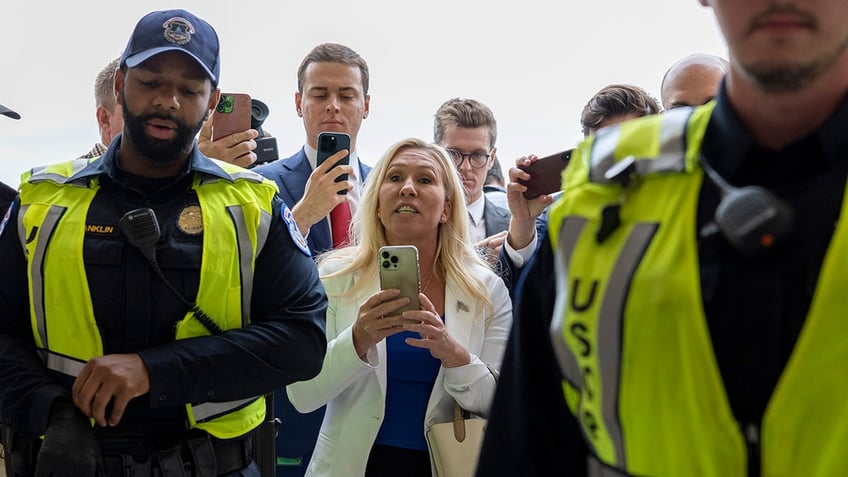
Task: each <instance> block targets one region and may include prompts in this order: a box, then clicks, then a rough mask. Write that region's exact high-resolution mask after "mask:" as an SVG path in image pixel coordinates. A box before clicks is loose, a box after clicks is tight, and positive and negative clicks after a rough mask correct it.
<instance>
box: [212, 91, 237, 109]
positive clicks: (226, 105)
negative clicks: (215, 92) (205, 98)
mask: <svg viewBox="0 0 848 477" xmlns="http://www.w3.org/2000/svg"><path fill="white" fill-rule="evenodd" d="M234 101H235V100H234V99H233V97H232V96H230V95H221V100H220V101H218V106H217V107H216V108H215V110H216V111H218V112H219V113H231V112H233V102H234Z"/></svg>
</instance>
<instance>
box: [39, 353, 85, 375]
mask: <svg viewBox="0 0 848 477" xmlns="http://www.w3.org/2000/svg"><path fill="white" fill-rule="evenodd" d="M38 355H39V356H41V361H43V362H44V365H45V366H46V367H47V369H52V370H53V371H57V372H59V373H62V374H65V375H67V376H73V377H77V376H79V374H80V373H81V372H82V368H83V367H85V361H80V360H78V359H74V358H69V357H67V356H62V355H60V354H56V353H54V352H52V351H50V350H46V349H40V350H38Z"/></svg>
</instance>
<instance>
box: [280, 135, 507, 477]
mask: <svg viewBox="0 0 848 477" xmlns="http://www.w3.org/2000/svg"><path fill="white" fill-rule="evenodd" d="M467 216H468V213H467V211H466V208H465V200H464V197H463V190H462V185H461V183H460V181H459V178H458V174H457V171H456V168H455V167H454V165H453V162H452V161H451V159H450V156H449V155H448V154H447V152H446V151H445V150H444V149H442V148H441V147H439V146H437V145H433V144H430V143H427V142H425V141H422V140H419V139H407V140H403V141H401V142H399V143H397V144H395V145H394V146H392V147H391V148H390V149H389V150H388V152H387V153H386V154H385V155H384V156H383V158H381V160H380V161H379V162H378V163H377V165H376V166H375V167H374V169H373V170H372V172H371V174H370V175H369V177H368V181H367V183H366V185H365V191H364V193H363V194H362V198H361V201H360V204H359V207H358V208H357V211H356V215H355V216H354V217H353V222H352V223H353V224H354V225H353V229H352V232H353V245H351V246H349V247H345V248H340V249H337V250H334V251H331V252H327V253H326V254H325V255H323V256H321V257H319V269H320V274H321V279H322V282H323V283H324V287H325V289H326V291H327V296H328V297H329V306H328V309H327V340H328V348H327V355H326V357H325V359H324V365H323V368H322V369H321V372H320V373H319V374H318V376H316V377H315V378H313V379H311V380H309V381H302V382H297V383H293V384H291V385H289V386H288V387H287V388H286V391H287V393H288V397H289V399H290V401H291V402H292V404H293V405H294V406H295V407H296V408H297V409H298V410H299V411H301V412H309V411H312V410H315V409H318V408H319V407H321V406H323V405H325V404H326V405H327V411H326V414H325V416H324V422H323V424H322V426H321V432H320V434H319V436H318V442H317V444H316V447H315V451H314V452H313V454H312V459H311V461H310V462H309V465H308V468H307V471H306V475H308V476H322V477H326V476H340V477H342V476H343V477H350V476H364V475H366V469H368V471H367V475H368V476H369V477H370V476H378V475H392V474H394V473H395V472H402V473H401V474H395V475H402V476H403V477H412V476H414V475H430V473H431V472H432V469H431V467H430V463H429V458H428V456H427V453H426V444H424V447H423V449H422V448H421V445H422V443H423V442H424V434H425V432H426V430H427V428H429V426H431V425H433V424H434V423H438V422H447V421H450V420H451V419H452V416H453V402H454V400H456V401H457V402H459V404H460V406H462V407H463V408H465V409H467V410H469V411H471V412H472V413H474V414H477V415H479V416H486V415H487V413H488V409H489V405H490V403H491V400H492V397H493V395H494V391H495V385H496V380H495V376H494V375H493V374H492V372H491V371H490V370H489V368H488V367H487V365H488V366H490V367H491V368H492V369H493V370H495V371H497V370H499V369H500V364H501V359H502V356H503V352H504V349H505V347H506V341H507V338H508V335H509V330H510V327H511V325H512V303H511V302H510V299H509V293H508V291H507V289H506V286H505V285H504V283H503V281H502V280H501V279H500V277H498V276H497V275H496V274H495V273H494V272H492V270H491V269H490V268H489V267H488V266H487V265H486V263H485V262H483V261H482V260H481V258H480V257H479V255H477V253H476V251H475V249H474V246H473V245H472V244H471V242H470V239H469V235H468V219H467ZM383 245H415V246H416V247H417V248H418V253H419V263H420V277H421V280H420V281H421V293H419V295H418V296H419V301H420V302H421V308H422V309H420V310H415V311H407V312H404V313H403V314H397V312H396V310H397V309H398V308H400V307H402V306H403V305H405V304H407V303H408V302H409V300H408V299H407V298H397V294H398V291H397V290H384V291H380V285H379V278H378V258H377V250H378V249H379V248H380V247H381V246H383ZM441 317H444V321H443V320H442V318H441ZM399 333H405V334H403V335H398V334H399ZM395 335H398V336H396V337H395ZM405 336H408V337H405ZM392 337H394V338H392ZM402 337H404V338H403V339H402V341H400V342H399V340H400V339H401V338H402ZM388 340H393V341H392V343H393V344H392V346H387V341H388ZM416 350H425V351H426V352H427V353H424V354H422V353H421V352H420V351H416ZM405 353H417V354H416V356H418V358H419V359H422V361H425V362H426V363H425V364H427V366H422V371H421V374H422V376H423V375H427V372H426V371H424V369H425V368H426V369H430V370H431V372H432V375H431V376H430V378H428V379H431V380H432V387H431V388H430V386H429V382H427V383H425V384H426V386H425V388H426V389H427V395H424V396H417V397H418V398H419V399H418V401H419V402H421V403H426V409H425V408H424V406H423V404H422V406H420V407H419V408H416V409H410V410H409V413H408V414H404V413H400V414H398V412H397V403H396V400H395V404H393V405H392V406H393V407H392V409H394V412H390V413H388V414H387V413H386V407H387V398H386V393H387V389H396V390H397V389H398V387H399V385H397V384H396V383H397V382H400V380H398V379H396V378H390V377H389V376H390V375H391V373H389V371H388V369H390V368H391V366H390V364H392V359H393V357H395V358H396V359H397V361H395V363H397V362H401V357H402V356H404V357H405V356H406V354H405ZM422 357H423V358H422ZM431 360H435V361H432V363H435V365H436V367H432V366H431ZM403 362H407V361H403ZM410 362H416V361H410ZM393 369H397V368H393ZM436 369H437V372H436ZM416 372H417V368H416V369H402V370H399V371H393V373H395V374H394V375H395V376H400V375H401V374H411V375H414V374H415V373H416ZM398 373H400V374H398ZM419 384H420V383H419ZM416 389H419V388H416ZM392 392H395V391H392ZM397 392H398V393H399V392H400V391H397ZM414 393H415V391H412V394H413V395H414ZM413 401H414V400H413ZM392 416H394V417H392ZM283 425H285V423H283ZM384 426H385V427H384ZM381 428H383V429H382V433H381ZM404 432H406V433H408V434H412V435H413V437H414V441H415V442H410V444H409V448H404V446H405V445H406V444H404V445H398V446H395V445H393V444H392V445H383V444H381V445H377V446H375V441H376V440H377V439H378V435H380V438H381V439H388V438H389V437H390V436H393V435H396V434H403V433H404ZM378 449H379V452H377V450H378ZM372 450H373V451H374V452H372ZM369 460H370V462H369ZM393 465H394V466H397V467H396V469H398V470H393V467H392V466H393Z"/></svg>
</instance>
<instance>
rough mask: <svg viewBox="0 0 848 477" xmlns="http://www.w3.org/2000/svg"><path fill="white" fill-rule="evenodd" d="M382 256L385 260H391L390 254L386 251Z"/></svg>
mask: <svg viewBox="0 0 848 477" xmlns="http://www.w3.org/2000/svg"><path fill="white" fill-rule="evenodd" d="M380 256H381V257H383V258H384V259H385V258H389V252H386V251H384V252H383V253H381V254H380Z"/></svg>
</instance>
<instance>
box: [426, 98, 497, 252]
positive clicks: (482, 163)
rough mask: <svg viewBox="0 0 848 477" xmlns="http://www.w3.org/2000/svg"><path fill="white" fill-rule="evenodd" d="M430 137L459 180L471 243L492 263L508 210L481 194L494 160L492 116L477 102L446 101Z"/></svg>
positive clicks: (495, 126)
mask: <svg viewBox="0 0 848 477" xmlns="http://www.w3.org/2000/svg"><path fill="white" fill-rule="evenodd" d="M433 136H434V137H433V140H434V141H435V142H436V143H437V144H439V145H440V146H442V147H444V148H445V149H447V150H448V152H449V153H450V154H451V157H453V161H454V164H455V165H456V169H457V171H459V175H460V177H461V178H462V186H463V187H464V188H465V204H466V205H467V206H468V214H469V216H470V219H471V220H470V222H471V239H472V241H474V243H476V244H477V246H478V248H479V249H480V250H482V251H483V252H485V254H486V256H487V257H489V258H492V260H491V261H490V262H491V263H494V262H495V261H496V260H497V253H498V250H499V249H500V247H501V244H502V243H503V241H504V237H505V236H506V230H507V228H508V227H509V217H510V213H509V209H507V208H504V207H501V206H499V205H497V204H495V203H494V202H492V201H490V200H488V199H487V198H486V195H485V194H484V193H483V186H484V185H485V183H486V173H487V172H488V170H489V168H490V167H492V164H493V163H494V162H495V161H496V160H497V148H496V147H495V140H496V139H497V137H498V124H497V121H495V115H494V113H492V110H491V109H489V107H488V106H486V105H485V104H483V103H481V102H479V101H477V100H474V99H467V98H453V99H449V100H447V101H445V102H444V103H442V105H441V106H440V107H439V109H438V110H437V111H436V114H435V121H434V124H433Z"/></svg>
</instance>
